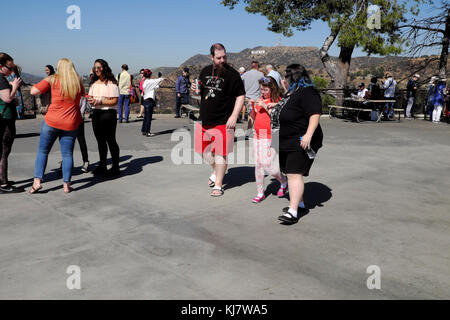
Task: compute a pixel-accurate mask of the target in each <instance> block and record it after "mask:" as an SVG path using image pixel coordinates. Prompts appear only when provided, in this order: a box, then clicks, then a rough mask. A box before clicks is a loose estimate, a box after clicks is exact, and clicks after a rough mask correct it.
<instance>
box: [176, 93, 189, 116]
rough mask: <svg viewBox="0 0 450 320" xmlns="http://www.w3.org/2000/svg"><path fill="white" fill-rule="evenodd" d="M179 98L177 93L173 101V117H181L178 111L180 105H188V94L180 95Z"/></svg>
mask: <svg viewBox="0 0 450 320" xmlns="http://www.w3.org/2000/svg"><path fill="white" fill-rule="evenodd" d="M180 95H181V97H179V96H178V93H177V94H176V100H175V115H177V116H181V114H180V109H181V105H182V104H188V103H189V94H187V93H180Z"/></svg>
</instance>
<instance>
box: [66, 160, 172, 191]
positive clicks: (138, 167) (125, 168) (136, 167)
mask: <svg viewBox="0 0 450 320" xmlns="http://www.w3.org/2000/svg"><path fill="white" fill-rule="evenodd" d="M130 158H132V157H131V156H130ZM163 160H164V158H163V157H161V156H154V157H144V158H138V159H133V160H131V161H130V162H127V163H123V164H121V165H120V169H121V170H120V175H119V176H117V177H112V178H107V177H98V176H92V177H89V178H84V179H80V180H75V181H73V182H72V184H71V186H72V188H73V191H79V190H83V189H86V188H90V187H92V186H94V185H96V184H97V183H101V182H104V181H110V180H117V179H120V178H123V177H126V176H132V175H135V174H138V173H140V172H142V171H143V167H145V166H146V165H149V164H152V163H157V162H161V161H163ZM80 183H84V184H83V185H81V186H79V187H74V185H77V184H80ZM58 188H61V187H58Z"/></svg>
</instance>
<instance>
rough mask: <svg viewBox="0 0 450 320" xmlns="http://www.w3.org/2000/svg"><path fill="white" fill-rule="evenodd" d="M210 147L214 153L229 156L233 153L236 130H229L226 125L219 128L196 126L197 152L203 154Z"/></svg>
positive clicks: (198, 124)
mask: <svg viewBox="0 0 450 320" xmlns="http://www.w3.org/2000/svg"><path fill="white" fill-rule="evenodd" d="M208 147H210V148H211V149H210V150H207V151H211V152H212V153H214V154H216V155H219V156H227V155H228V154H229V153H231V152H233V147H234V129H228V130H227V126H226V125H225V124H223V125H218V126H202V125H201V124H200V123H199V122H197V124H196V126H195V152H196V153H201V154H203V153H204V152H205V150H206V149H207V148H208Z"/></svg>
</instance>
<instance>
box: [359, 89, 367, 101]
mask: <svg viewBox="0 0 450 320" xmlns="http://www.w3.org/2000/svg"><path fill="white" fill-rule="evenodd" d="M367 91H369V90H368V89H367V88H364V89H363V90H358V98H363V99H364V97H365V96H366V92H367Z"/></svg>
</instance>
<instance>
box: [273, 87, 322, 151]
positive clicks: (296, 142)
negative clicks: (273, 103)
mask: <svg viewBox="0 0 450 320" xmlns="http://www.w3.org/2000/svg"><path fill="white" fill-rule="evenodd" d="M321 113H322V100H321V98H320V94H319V93H318V92H317V91H316V90H315V89H314V88H312V87H307V88H301V89H298V90H297V91H296V92H295V93H293V94H292V95H291V96H290V97H289V100H288V101H287V102H286V105H285V106H284V107H283V109H282V110H281V112H280V115H279V121H280V150H281V151H300V150H301V146H300V137H302V136H303V135H304V134H305V133H306V131H308V125H309V117H311V116H312V115H313V114H321ZM322 140H323V133H322V128H321V127H320V125H319V126H318V127H317V129H316V131H314V134H313V137H312V139H311V148H312V149H313V150H315V151H317V150H318V149H319V148H321V147H322Z"/></svg>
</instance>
